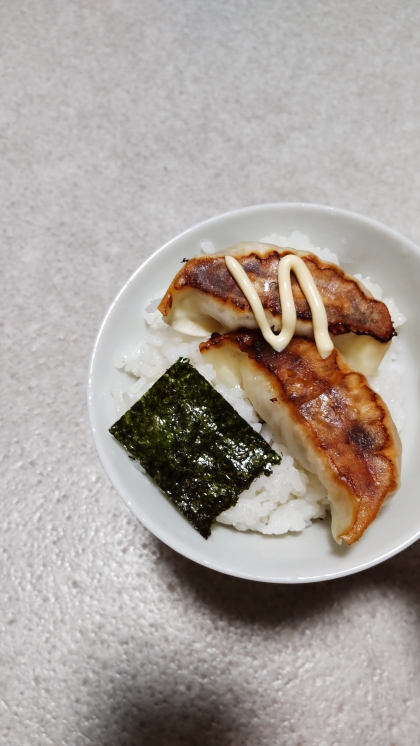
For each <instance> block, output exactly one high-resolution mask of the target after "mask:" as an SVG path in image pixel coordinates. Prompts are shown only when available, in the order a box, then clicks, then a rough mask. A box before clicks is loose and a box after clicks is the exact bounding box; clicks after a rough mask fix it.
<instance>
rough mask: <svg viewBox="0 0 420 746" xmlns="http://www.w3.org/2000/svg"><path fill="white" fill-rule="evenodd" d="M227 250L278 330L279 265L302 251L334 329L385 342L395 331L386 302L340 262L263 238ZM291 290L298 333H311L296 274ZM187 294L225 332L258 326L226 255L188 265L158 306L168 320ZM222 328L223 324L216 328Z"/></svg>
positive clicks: (173, 315) (173, 317)
mask: <svg viewBox="0 0 420 746" xmlns="http://www.w3.org/2000/svg"><path fill="white" fill-rule="evenodd" d="M241 247H243V251H242V253H241ZM253 248H254V249H255V250H252V249H253ZM224 253H227V254H232V255H233V256H235V258H236V259H237V260H238V261H239V263H240V264H241V266H242V267H243V269H244V270H245V272H246V273H247V275H248V277H249V278H250V280H251V282H252V283H253V285H254V287H255V289H256V291H257V293H258V295H259V297H260V299H261V302H262V305H263V308H264V310H265V311H266V315H267V317H268V321H269V323H270V325H272V326H273V327H274V329H275V330H279V329H280V328H281V304H280V298H279V289H278V280H277V273H278V264H279V261H280V259H281V258H282V257H283V256H285V255H287V254H292V253H294V254H299V256H300V257H301V259H303V261H304V262H305V264H306V266H307V267H308V269H309V271H310V272H311V275H312V277H313V278H314V281H315V284H316V286H317V288H318V290H319V292H320V295H321V298H322V300H323V302H324V305H325V310H326V313H327V318H328V328H329V331H330V332H331V333H332V334H344V333H346V332H355V333H356V334H368V335H370V336H372V337H374V338H375V339H376V340H378V341H380V342H388V341H389V340H390V339H391V338H392V337H393V336H394V335H395V334H396V332H395V330H394V327H393V324H392V320H391V317H390V314H389V311H388V308H387V307H386V305H385V304H384V303H382V302H381V301H379V300H376V299H375V298H372V297H371V296H370V294H369V293H368V292H367V291H366V290H365V289H364V288H363V286H362V285H361V284H360V283H359V282H358V281H357V280H356V279H354V278H353V277H351V276H349V275H347V274H346V273H345V272H343V270H342V269H340V268H339V267H338V266H337V265H335V264H331V263H329V262H324V261H322V260H321V259H319V258H318V257H317V256H315V255H314V254H308V253H306V254H305V253H303V252H297V251H294V250H292V249H279V248H276V247H274V246H271V245H269V244H261V243H260V244H252V243H244V244H239V245H238V246H237V247H234V248H233V249H229V250H227V251H226V252H224ZM292 292H293V297H294V300H295V306H296V313H297V318H298V325H297V332H296V333H297V334H302V335H304V336H312V335H311V329H312V323H311V322H312V316H311V310H310V308H309V305H308V303H307V301H306V298H305V296H304V295H303V293H302V291H301V289H300V286H299V284H298V282H297V280H296V278H295V276H294V275H293V274H292ZM187 293H191V297H192V299H193V303H194V306H195V308H196V309H197V310H198V311H200V312H203V313H206V314H208V315H210V316H212V317H213V318H215V319H217V320H218V321H219V322H220V324H221V326H222V329H223V331H226V330H234V329H238V328H240V327H246V328H255V327H256V326H257V324H256V322H255V319H254V316H253V314H252V311H251V308H250V306H249V303H248V301H247V300H246V298H245V296H244V295H243V293H242V291H241V289H240V288H239V286H238V285H237V283H236V281H235V280H234V279H233V277H232V276H231V274H230V272H229V271H228V269H227V267H226V263H225V258H224V254H223V255H212V256H202V257H197V258H194V259H190V260H189V261H188V262H187V263H186V264H184V266H183V267H182V269H181V270H180V271H179V272H178V274H177V275H176V277H175V278H174V280H173V281H172V283H171V285H170V287H169V288H168V290H167V292H166V293H165V295H164V297H163V299H162V301H161V303H160V305H159V310H160V311H161V313H162V314H163V316H164V317H165V318H166V320H167V322H168V323H169V324H171V323H172V321H173V320H174V319H175V318H176V314H177V306H178V305H181V304H182V303H183V296H185V297H186V295H187ZM220 330H221V329H220V327H219V328H218V329H217V331H220ZM210 331H213V329H210Z"/></svg>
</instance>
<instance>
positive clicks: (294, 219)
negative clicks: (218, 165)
mask: <svg viewBox="0 0 420 746" xmlns="http://www.w3.org/2000/svg"><path fill="white" fill-rule="evenodd" d="M295 230H297V231H299V232H301V233H303V234H306V235H308V236H309V238H310V240H311V242H312V244H314V245H315V246H320V247H328V248H329V249H331V251H334V252H335V253H336V254H337V255H338V259H339V262H340V265H341V266H342V267H343V269H344V270H346V271H347V272H349V273H350V274H356V273H359V274H362V275H363V276H370V277H371V279H372V281H374V282H376V283H378V284H379V285H381V287H382V288H383V290H384V295H385V297H390V296H391V297H393V298H394V300H395V302H396V304H397V306H398V308H399V309H400V310H401V311H402V312H403V313H404V315H405V316H406V317H407V321H406V323H405V324H404V326H403V327H402V329H401V333H400V339H401V347H402V352H401V360H402V363H403V365H404V369H405V371H406V373H405V376H404V392H405V424H404V427H403V431H402V433H401V439H402V444H403V461H402V481H401V488H400V490H399V492H398V493H397V494H396V495H395V497H394V498H393V499H392V500H390V501H389V502H388V503H387V504H386V505H385V506H384V507H383V508H382V510H381V511H380V513H379V515H378V517H377V519H376V520H375V522H374V523H373V524H372V525H371V526H370V527H369V528H368V530H367V531H366V533H365V534H364V535H363V536H362V538H361V539H360V540H359V541H358V542H357V543H356V544H354V545H353V546H350V547H348V546H347V545H341V546H338V545H337V544H335V542H334V541H333V539H332V537H331V533H330V530H329V527H328V525H327V522H325V521H324V522H320V521H317V522H315V523H314V524H313V525H312V526H310V527H309V528H307V529H305V530H304V531H303V532H301V533H299V534H288V535H285V536H278V537H273V536H263V535H261V534H257V533H252V532H246V533H241V532H239V531H235V530H234V529H232V528H228V527H226V526H222V525H220V524H215V525H214V528H213V530H212V534H211V536H210V538H209V539H208V540H207V541H206V540H204V539H203V538H202V537H201V536H200V534H198V532H197V531H195V530H194V529H193V528H192V527H191V526H190V525H189V523H188V522H187V521H186V520H185V519H184V518H183V517H182V516H181V515H180V514H179V513H178V512H177V510H176V509H175V508H174V507H173V506H172V504H171V503H170V502H169V500H168V499H166V497H165V496H164V494H163V493H162V492H161V491H160V490H159V489H158V488H157V487H156V486H155V484H154V483H153V482H152V481H151V480H150V479H149V478H148V477H147V476H146V475H144V474H142V473H141V472H140V471H139V470H138V469H136V468H135V466H134V465H133V462H132V461H130V460H129V459H128V457H127V454H126V452H125V451H124V450H123V449H122V448H121V446H120V445H119V444H118V443H117V442H116V440H115V439H114V438H113V437H112V436H111V435H110V433H109V432H108V429H109V427H110V426H111V425H112V424H113V423H114V422H115V420H116V419H118V414H117V411H116V406H115V403H114V400H113V398H112V396H111V394H110V391H111V388H112V386H113V385H116V384H117V383H118V380H120V377H121V376H124V375H126V374H124V373H121V371H119V370H117V369H116V368H115V365H114V362H115V360H116V359H117V358H118V357H119V356H121V355H122V354H123V352H124V351H125V350H126V349H127V347H129V346H130V345H131V344H133V343H134V342H135V341H136V340H138V339H139V337H140V336H141V335H142V334H143V333H144V332H145V331H146V323H145V321H144V320H143V317H142V311H143V309H144V308H145V307H146V306H147V304H148V302H149V301H150V300H152V299H154V298H158V297H161V296H162V295H163V293H164V291H165V290H166V288H167V287H168V286H169V284H170V281H171V280H172V278H173V277H174V275H175V274H176V273H177V271H178V270H179V268H180V266H181V261H182V259H183V258H184V257H192V256H194V255H199V254H200V253H201V252H200V244H201V243H202V242H204V241H211V242H212V243H213V244H214V246H215V250H217V251H220V250H222V249H224V248H226V247H228V246H231V245H233V244H235V243H238V242H240V241H258V240H259V239H260V238H261V237H262V236H265V235H270V234H271V233H278V234H281V235H285V236H287V235H290V234H291V233H292V232H293V231H295ZM419 276H420V249H419V248H418V247H417V246H415V245H414V244H413V243H412V242H411V241H409V240H407V239H406V238H404V237H403V236H400V235H399V234H398V233H396V232H395V231H393V230H390V229H389V228H386V227H385V226H383V225H381V224H380V223H377V222H375V221H373V220H370V219H368V218H365V217H362V216H360V215H356V214H353V213H350V212H346V211H344V210H338V209H334V208H330V207H322V206H319V205H308V204H301V203H299V204H272V205H259V206H255V207H247V208H244V209H242V210H236V211H234V212H230V213H226V214H224V215H220V216H218V217H216V218H212V219H211V220H207V221H206V222H204V223H200V225H197V226H195V227H194V228H191V229H190V230H188V231H186V232H185V233H182V234H181V235H180V236H178V237H177V238H174V239H173V240H172V241H170V242H169V243H167V244H166V245H165V246H163V247H162V248H161V249H160V250H159V251H157V252H156V253H155V254H153V256H151V257H150V258H149V259H148V260H147V261H146V262H145V263H144V264H143V265H142V266H141V267H139V269H138V270H137V271H136V272H135V273H134V274H133V276H132V277H131V278H130V279H129V280H128V282H127V284H126V285H125V286H124V287H123V288H122V290H121V291H120V293H119V294H118V296H117V298H116V299H115V301H114V303H113V304H112V306H111V308H110V309H109V311H108V313H107V314H106V316H105V319H104V321H103V323H102V326H101V328H100V330H99V333H98V337H97V339H96V342H95V346H94V349H93V353H92V359H91V363H90V370H89V383H88V408H89V418H90V423H91V427H92V433H93V438H94V441H95V445H96V448H97V450H98V453H99V457H100V459H101V461H102V464H103V467H104V469H105V471H106V473H107V475H108V477H109V479H110V480H111V482H112V484H113V485H114V487H115V489H116V490H117V492H118V493H119V494H120V496H121V497H122V499H123V500H124V502H125V503H126V504H127V505H128V507H129V508H130V509H131V510H132V511H133V513H134V514H135V515H136V516H137V518H138V519H139V520H140V521H141V522H142V523H143V524H144V525H145V526H146V527H147V528H148V529H149V531H151V532H152V533H153V534H154V535H155V536H157V537H158V538H159V539H161V541H163V542H165V544H167V545H168V546H170V547H172V549H174V550H175V551H177V552H179V553H180V554H183V555H185V556H186V557H189V558H190V559H192V560H194V561H195V562H198V563H200V564H202V565H205V566H206V567H210V568H213V569H214V570H218V571H219V572H223V573H227V574H230V575H235V576H238V577H241V578H248V579H251V580H258V581H265V582H270V583H305V582H313V581H320V580H327V579H331V578H337V577H341V576H344V575H349V574H351V573H355V572H359V571H360V570H363V569H366V568H368V567H371V566H372V565H375V564H378V563H379V562H382V561H383V560H385V559H387V558H388V557H391V556H392V555H394V554H396V553H397V552H400V551H401V550H402V549H404V548H405V547H407V546H408V545H409V544H411V543H412V542H414V541H415V540H416V539H417V538H418V536H419V535H420V499H419V497H418V478H417V474H416V463H417V458H418V453H419V450H420V448H419V447H420V416H419V415H420V409H419V391H420V386H419V371H420V339H419V337H420V329H419V326H418V325H417V324H416V323H415V320H416V319H417V318H420V293H419V291H418V279H417V278H418V277H419Z"/></svg>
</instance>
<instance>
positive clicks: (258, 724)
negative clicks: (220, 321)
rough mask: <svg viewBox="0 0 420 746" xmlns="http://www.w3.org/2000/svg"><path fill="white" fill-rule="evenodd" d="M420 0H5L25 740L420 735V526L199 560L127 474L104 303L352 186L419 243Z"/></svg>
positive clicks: (14, 509) (4, 574)
mask: <svg viewBox="0 0 420 746" xmlns="http://www.w3.org/2000/svg"><path fill="white" fill-rule="evenodd" d="M419 31H420V5H419V4H418V3H415V2H409V1H408V0H399V1H397V0H384V2H382V3H369V2H363V1H362V0H353V1H352V2H351V3H344V2H340V1H338V0H317V1H315V2H309V0H297V1H296V2H294V3H289V2H286V0H279V1H278V2H275V0H260V1H259V2H258V3H255V2H251V1H250V0H208V1H207V2H204V0H179V1H178V2H175V0H157V2H154V3H151V2H149V3H148V2H145V0H101V1H99V0H92V2H87V0H68V1H65V0H32V1H27V0H4V2H3V3H1V5H0V56H1V62H0V99H1V103H0V149H1V151H0V152H1V168H0V229H1V244H0V246H1V259H2V262H1V278H2V287H1V294H0V303H1V314H0V323H1V362H2V378H1V394H2V399H1V418H2V422H1V428H0V438H1V447H0V458H1V462H2V472H1V473H2V491H1V496H0V500H1V530H0V567H1V579H0V743H1V744H5V746H38V745H39V746H44V745H45V746H50V745H51V744H57V745H58V746H61V745H67V744H69V746H70V745H71V746H85V745H86V746H87V745H89V746H90V745H92V746H120V745H130V746H131V745H132V746H140V745H141V746H143V745H144V746H146V745H147V746H196V745H197V746H198V745H199V746H216V745H217V746H245V745H246V746H263V745H264V744H267V746H338V744H340V746H353V745H354V744H356V743H357V744H369V745H370V746H413V744H416V743H418V742H419V735H418V733H419V725H420V677H419V663H420V660H419V658H420V656H419V653H420V618H419V615H420V591H419V587H420V567H419V559H420V548H419V545H414V546H412V547H411V548H409V549H408V550H406V551H405V552H404V553H403V554H401V555H399V556H397V557H395V558H394V559H392V560H390V561H388V562H387V563H385V564H384V565H381V566H378V567H376V568H374V569H372V570H369V571H367V572H364V573H362V574H360V575H358V576H353V577H350V578H346V579H343V580H337V581H332V582H329V583H322V584H315V585H309V586H296V587H286V586H274V585H259V584H255V583H252V582H246V581H242V580H238V579H235V578H230V577H225V576H222V575H218V574H216V573H213V572H212V571H209V570H206V569H204V568H202V567H199V566H197V565H194V564H193V563H191V562H190V561H188V560H186V559H184V558H182V557H180V556H179V555H177V554H175V553H174V552H173V551H172V550H170V549H168V548H167V547H166V546H164V545H162V544H161V543H160V542H159V541H158V540H157V539H155V538H154V537H153V536H152V535H150V534H149V533H148V531H147V530H146V529H145V528H143V527H142V526H141V525H140V524H139V523H138V522H137V521H136V520H135V519H134V517H133V516H132V515H131V514H130V513H129V512H128V510H127V509H126V508H125V506H124V504H123V503H122V501H121V500H120V498H119V497H118V495H117V494H116V493H115V492H114V490H113V489H112V487H111V486H110V484H109V482H108V480H107V478H106V476H105V474H104V473H103V470H102V468H101V466H100V463H99V460H98V458H97V455H96V452H95V449H94V446H93V443H92V439H91V435H90V430H89V425H88V421H87V411H86V378H87V367H88V362H89V356H90V352H91V348H92V345H93V341H94V338H95V335H96V333H97V330H98V327H99V324H100V322H101V320H102V318H103V316H104V314H105V312H106V310H107V308H108V306H109V304H110V303H111V301H112V300H113V298H114V297H115V295H116V294H117V292H118V290H119V289H120V288H121V286H122V285H123V283H124V282H125V281H126V279H127V278H128V277H129V276H130V274H131V273H132V272H133V271H134V270H135V269H136V268H137V267H138V265H139V264H140V263H141V262H142V261H143V260H144V259H145V258H146V257H147V256H149V255H150V254H151V253H152V252H154V251H155V250H156V249H157V248H159V247H160V246H161V245H162V244H163V243H165V242H166V241H167V240H169V239H170V238H172V237H173V236H175V235H176V234H178V233H179V232H181V231H183V230H184V229H187V228H188V227H190V226H192V225H194V224H195V223H197V222H199V221H201V220H203V219H206V218H208V217H212V216H214V215H216V214H218V213H221V212H225V211H228V210H230V209H234V208H238V207H243V206H246V205H251V204H258V203H263V202H277V201H307V202H318V203H321V204H331V205H334V206H337V207H342V208H347V209H350V210H354V211H356V212H360V213H362V214H365V215H367V216H370V217H373V218H376V219H378V220H380V221H382V222H384V223H386V224H387V225H389V226H390V227H392V228H395V229H397V230H399V231H400V232H401V233H403V234H404V235H406V236H407V237H409V238H411V239H413V240H414V241H417V242H420V211H419V205H420V200H419V197H420V119H419V113H420V95H419V82H420V79H419V78H420V44H419V41H418V40H419Z"/></svg>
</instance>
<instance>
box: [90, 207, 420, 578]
mask: <svg viewBox="0 0 420 746" xmlns="http://www.w3.org/2000/svg"><path fill="white" fill-rule="evenodd" d="M270 209H284V210H287V209H296V210H305V211H307V212H309V213H314V214H315V213H318V214H319V213H321V214H322V213H324V214H325V215H329V216H337V217H343V218H348V219H351V220H356V221H357V222H358V223H361V224H364V225H365V226H367V227H372V228H374V229H375V230H376V231H379V232H380V233H383V234H384V235H387V236H389V237H392V238H393V239H394V240H397V241H398V242H402V243H404V244H406V245H407V246H408V247H409V248H410V249H411V250H412V251H414V253H415V254H417V255H418V256H419V258H420V247H419V246H418V245H417V244H415V243H414V242H413V241H412V240H411V239H409V238H406V237H405V236H403V235H402V234H401V233H399V232H398V231H396V230H394V229H393V228H390V227H388V226H386V225H385V224H384V223H381V222H380V221H378V220H376V219H374V218H369V217H366V216H365V215H361V214H360V213H357V212H353V211H350V210H346V209H343V208H337V207H331V206H328V205H322V204H317V203H311V202H267V203H261V204H258V205H250V206H248V207H241V208H238V209H235V210H229V211H227V212H224V213H220V214H218V215H215V216H213V217H211V218H207V219H205V220H203V221H201V222H199V223H197V224H195V225H193V226H191V227H190V228H187V229H186V230H184V231H182V232H181V233H179V234H177V235H176V236H174V237H173V238H171V239H170V240H169V241H167V242H166V243H165V244H163V246H161V247H160V248H159V249H157V250H156V251H154V252H153V253H152V254H151V255H150V256H149V257H147V259H145V260H144V261H143V262H142V263H141V264H140V265H139V267H137V269H136V270H135V271H134V272H133V273H132V274H131V276H130V277H129V278H128V280H127V281H126V282H125V283H124V285H123V286H122V287H121V289H120V290H119V292H118V293H117V295H116V297H115V298H114V300H113V301H112V303H111V305H110V306H109V308H108V310H107V312H106V313H105V315H104V317H103V319H102V322H101V324H100V327H99V330H98V332H97V334H96V337H95V341H94V345H93V349H92V353H91V356H90V361H89V368H88V381H87V406H88V417H89V424H90V428H91V432H92V438H93V441H94V444H95V448H96V451H97V454H98V457H99V460H100V462H101V464H102V467H103V469H104V471H105V474H106V475H107V477H108V479H109V480H110V482H111V484H112V486H113V487H114V489H115V490H116V492H117V493H118V495H119V496H120V498H121V499H122V500H123V502H124V503H125V505H126V506H127V507H128V508H129V510H130V511H131V512H132V513H134V515H135V517H136V518H137V519H138V520H139V521H140V522H141V523H142V524H143V525H144V526H145V528H147V530H148V531H150V532H151V533H152V534H153V535H154V536H155V537H156V538H158V539H159V540H160V541H162V542H163V543H164V544H166V545H167V546H169V547H170V548H171V549H173V550H174V551H176V552H177V553H179V554H181V555H182V556H184V557H187V558H188V559H190V560H192V561H194V562H196V563H197V564H200V565H202V566H204V567H208V568H210V569H213V570H216V571H218V572H221V573H223V574H225V575H230V576H232V577H238V578H242V579H244V580H251V581H256V582H266V583H276V584H277V583H281V584H290V585H295V584H301V583H313V582H323V581H326V580H334V579H338V578H341V577H346V576H348V575H353V574H355V573H358V572H361V571H363V570H367V569H369V568H371V567H374V566H375V565H378V564H380V563H382V562H384V561H386V560H388V559H390V558H391V557H393V556H395V555H397V554H399V553H400V552H401V551H403V550H404V549H406V548H407V547H409V546H411V544H414V542H415V541H417V540H418V539H419V538H420V528H419V530H418V531H417V532H416V533H415V534H414V535H413V536H411V537H409V538H408V539H406V540H404V541H402V542H401V543H400V544H398V545H397V546H395V547H393V548H392V549H389V550H387V551H385V552H384V553H383V554H379V556H377V557H375V558H374V559H371V560H367V561H365V562H361V563H359V564H357V565H354V566H352V567H349V568H346V569H341V570H339V571H337V572H332V573H324V574H322V575H313V576H305V577H294V578H289V577H279V578H276V579H273V578H266V577H263V576H257V575H254V576H252V577H251V576H250V575H249V574H248V573H247V572H244V573H241V572H238V571H236V570H231V569H229V568H226V567H224V566H221V565H218V564H217V562H214V561H207V560H204V559H203V558H200V557H198V556H196V554H195V553H194V551H188V548H187V549H185V548H181V547H180V546H179V545H178V542H177V541H176V540H175V539H173V540H171V537H169V538H168V536H167V534H166V533H165V532H164V531H159V530H158V529H155V528H153V530H152V529H151V528H150V527H149V525H148V523H147V520H146V519H145V518H143V517H141V516H139V515H138V514H137V513H136V512H135V511H134V510H133V507H132V505H131V504H130V501H129V500H128V499H126V497H125V495H124V494H121V490H120V488H119V487H117V485H116V483H115V480H114V479H113V476H111V475H110V474H109V472H108V469H107V468H106V465H105V462H106V457H105V454H104V453H102V448H101V447H100V444H99V442H98V440H97V438H96V433H95V427H94V406H93V400H92V388H91V387H92V375H93V369H94V364H95V358H96V353H97V349H98V346H99V344H100V342H101V339H102V335H103V333H104V329H105V327H106V325H107V322H108V319H109V317H110V315H111V314H112V313H113V310H114V308H115V306H116V305H117V304H118V302H119V300H120V298H121V296H122V295H123V294H124V292H125V291H126V289H127V288H128V286H129V285H131V284H132V282H133V281H134V280H135V279H136V277H137V275H138V274H139V273H140V272H142V271H143V270H144V268H145V267H146V266H147V265H148V264H149V263H150V262H152V261H155V260H156V257H157V256H158V255H159V254H162V253H164V252H165V251H166V250H167V248H168V247H169V246H170V245H171V244H173V243H175V242H178V241H179V240H182V239H183V238H185V237H187V236H188V235H189V234H190V233H192V232H193V231H197V230H199V229H205V228H206V227H207V226H210V225H214V224H215V223H218V222H220V223H223V221H224V220H231V219H237V218H240V217H241V216H244V215H249V214H250V213H254V214H257V213H259V212H264V210H270Z"/></svg>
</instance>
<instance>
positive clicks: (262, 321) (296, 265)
mask: <svg viewBox="0 0 420 746" xmlns="http://www.w3.org/2000/svg"><path fill="white" fill-rule="evenodd" d="M225 262H226V266H227V268H228V270H229V272H230V274H231V275H232V277H233V278H234V280H236V282H237V283H238V285H239V287H240V288H241V290H242V292H243V294H244V296H245V298H246V299H247V301H248V303H249V305H250V306H251V308H252V311H253V314H254V316H255V319H256V321H257V323H258V326H259V327H260V329H261V333H262V335H263V337H264V339H265V341H266V342H268V344H269V345H270V346H271V347H272V348H273V350H276V352H282V350H284V349H285V348H286V347H287V345H288V344H289V342H290V340H291V339H292V337H293V335H294V333H295V330H296V322H297V315H296V308H295V301H294V298H293V293H292V283H291V280H290V273H291V272H292V271H293V272H294V273H295V275H296V277H297V280H298V282H299V285H300V287H301V289H302V292H303V293H304V295H305V298H306V300H307V301H308V303H309V307H310V309H311V313H312V323H313V327H314V337H315V343H316V346H317V348H318V352H319V354H320V355H321V357H322V358H327V357H328V356H329V355H330V354H331V352H332V351H333V349H334V345H333V343H332V341H331V338H330V335H329V333H328V320H327V314H326V311H325V306H324V303H323V301H322V298H321V296H320V294H319V291H318V288H317V287H316V285H315V282H314V279H313V277H312V275H311V273H310V271H309V269H308V268H307V266H306V264H305V262H303V261H302V259H301V258H300V257H298V256H296V255H295V254H286V256H284V257H283V258H282V259H281V260H280V261H279V268H278V278H279V292H280V302H281V311H282V322H281V323H282V326H281V332H280V334H274V333H273V332H272V330H271V329H270V327H269V324H268V321H267V318H266V315H265V313H264V309H263V306H262V303H261V300H260V298H259V295H258V293H257V291H256V290H255V288H254V286H253V284H252V282H251V280H250V279H249V277H248V275H247V274H246V272H245V270H244V269H242V267H241V265H240V264H239V262H238V261H237V260H236V259H235V258H234V257H233V256H225Z"/></svg>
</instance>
